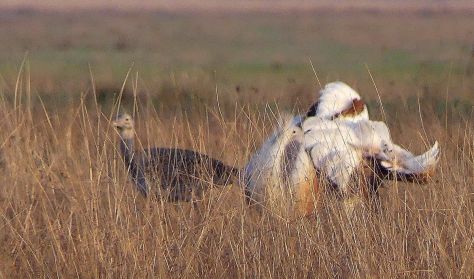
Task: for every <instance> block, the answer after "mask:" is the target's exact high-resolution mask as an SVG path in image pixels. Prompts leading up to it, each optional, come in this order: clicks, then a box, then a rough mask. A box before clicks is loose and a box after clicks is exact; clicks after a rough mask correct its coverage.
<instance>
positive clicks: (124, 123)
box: [112, 113, 133, 136]
mask: <svg viewBox="0 0 474 279" xmlns="http://www.w3.org/2000/svg"><path fill="white" fill-rule="evenodd" d="M112 125H113V126H114V127H115V128H116V129H117V130H118V131H119V132H120V134H121V135H122V136H125V135H130V134H133V119H132V117H131V116H130V115H129V114H128V113H122V114H119V115H118V116H117V118H116V119H115V121H113V122H112Z"/></svg>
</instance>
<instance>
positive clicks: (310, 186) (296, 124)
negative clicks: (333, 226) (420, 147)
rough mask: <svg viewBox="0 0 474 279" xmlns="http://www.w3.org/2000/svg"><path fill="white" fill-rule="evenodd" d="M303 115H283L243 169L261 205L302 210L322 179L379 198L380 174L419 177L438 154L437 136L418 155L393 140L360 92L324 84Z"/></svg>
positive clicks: (345, 194)
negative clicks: (372, 114)
mask: <svg viewBox="0 0 474 279" xmlns="http://www.w3.org/2000/svg"><path fill="white" fill-rule="evenodd" d="M320 94H321V95H320V98H319V99H318V101H317V102H316V103H315V104H314V105H313V106H312V107H311V108H310V110H309V111H308V113H307V114H306V116H305V118H302V117H294V118H292V117H288V116H287V117H286V118H285V119H284V121H282V123H284V124H283V125H280V126H279V128H278V129H277V130H276V131H275V132H274V133H273V134H272V136H270V137H269V139H268V140H266V141H265V143H264V144H263V145H262V147H261V148H260V149H259V150H258V151H257V152H256V153H255V155H254V156H253V157H252V158H251V159H250V161H249V163H248V164H247V166H246V167H245V169H244V172H245V187H246V192H247V196H248V197H251V198H252V199H254V200H256V201H257V202H259V203H264V204H265V205H268V204H269V203H270V204H276V203H280V204H283V205H284V207H285V208H288V204H296V205H297V209H298V211H299V213H302V214H303V215H307V214H310V213H312V211H313V210H314V208H315V201H317V200H319V196H320V195H321V189H320V187H319V184H318V180H319V179H324V180H327V181H328V182H329V183H330V184H331V185H333V188H334V189H335V190H336V191H337V193H338V194H340V195H339V196H341V197H342V199H343V200H344V201H349V200H350V199H351V197H353V196H354V194H355V195H361V194H362V195H364V196H366V198H367V199H377V198H378V192H377V191H378V188H379V187H380V186H381V185H382V184H383V180H386V179H396V180H405V181H411V182H417V183H424V182H426V181H427V180H428V178H429V177H431V176H432V174H433V170H434V168H435V167H436V165H437V162H438V158H439V146H438V143H437V142H436V143H435V144H434V145H433V147H432V148H431V149H429V150H428V151H427V152H425V153H424V154H422V155H420V156H415V155H413V154H412V153H410V152H409V151H407V150H405V149H403V148H402V147H400V146H398V145H397V144H395V143H393V141H392V139H391V136H390V131H389V129H388V127H387V126H386V125H385V123H383V122H379V121H371V120H369V115H368V111H367V107H366V105H365V104H364V102H363V101H362V99H361V97H360V96H359V94H358V93H357V92H356V91H354V90H353V89H352V88H350V87H349V86H347V85H346V84H344V83H342V82H336V83H331V84H328V85H326V86H325V87H324V88H323V90H321V92H320Z"/></svg>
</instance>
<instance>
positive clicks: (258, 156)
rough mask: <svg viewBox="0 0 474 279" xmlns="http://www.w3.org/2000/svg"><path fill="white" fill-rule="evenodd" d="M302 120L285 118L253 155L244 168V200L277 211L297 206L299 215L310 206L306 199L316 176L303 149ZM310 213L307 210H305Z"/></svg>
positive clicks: (287, 116) (288, 116)
mask: <svg viewBox="0 0 474 279" xmlns="http://www.w3.org/2000/svg"><path fill="white" fill-rule="evenodd" d="M301 121H302V118H301V117H299V116H297V117H292V116H290V115H285V116H284V117H282V118H281V119H280V120H279V126H278V128H277V129H276V130H275V131H274V133H273V134H272V135H271V136H270V137H269V138H268V139H267V140H266V141H265V142H264V143H263V145H262V147H261V148H260V149H259V150H257V152H255V154H254V155H253V156H252V157H251V159H250V160H249V162H248V164H247V165H246V166H245V168H244V185H245V192H246V195H247V198H249V199H250V200H251V201H252V202H255V203H259V204H264V205H265V206H267V207H269V208H272V209H277V208H278V210H279V212H280V213H282V211H281V210H280V209H288V206H291V205H292V204H296V205H297V207H299V208H300V210H301V211H305V210H306V209H305V207H306V206H307V204H309V203H310V201H309V200H308V198H309V197H310V195H307V193H308V191H312V190H313V189H312V188H313V187H312V186H313V180H314V178H315V176H316V174H315V169H314V166H313V164H312V161H311V158H310V157H309V156H308V154H307V153H306V152H305V149H304V133H303V130H302V128H301ZM308 210H309V209H308Z"/></svg>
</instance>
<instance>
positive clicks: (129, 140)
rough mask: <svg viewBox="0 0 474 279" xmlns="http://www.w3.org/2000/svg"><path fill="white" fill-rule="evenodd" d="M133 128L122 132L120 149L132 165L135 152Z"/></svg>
mask: <svg viewBox="0 0 474 279" xmlns="http://www.w3.org/2000/svg"><path fill="white" fill-rule="evenodd" d="M134 148H135V146H134V141H133V130H132V129H128V130H124V131H122V132H121V133H120V151H121V152H122V156H123V158H124V160H125V163H126V164H127V165H130V164H131V163H132V160H133V154H134V152H135V151H134Z"/></svg>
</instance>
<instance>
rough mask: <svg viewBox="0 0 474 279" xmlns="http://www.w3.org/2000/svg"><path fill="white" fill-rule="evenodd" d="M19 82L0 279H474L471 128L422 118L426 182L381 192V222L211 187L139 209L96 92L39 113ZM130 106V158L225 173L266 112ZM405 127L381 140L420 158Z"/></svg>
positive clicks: (258, 134) (332, 203)
mask: <svg viewBox="0 0 474 279" xmlns="http://www.w3.org/2000/svg"><path fill="white" fill-rule="evenodd" d="M19 80H20V82H19V83H18V86H17V87H16V88H17V89H16V90H15V91H14V92H12V94H11V95H7V96H5V95H3V97H2V99H1V100H0V108H1V109H0V119H2V121H1V122H0V156H1V157H0V185H1V188H0V241H1V244H2V245H1V246H0V278H11V277H19V278H26V277H34V278H39V277H82V278H98V277H108V278H117V277H127V278H140V277H179V278H181V277H208V278H221V277H264V278H268V277H298V278H301V277H320V278H328V277H329V278H331V277H344V278H346V277H374V278H379V277H389V278H393V277H419V278H426V277H433V278H438V277H455V278H472V276H473V275H474V265H473V264H472V262H473V259H474V203H473V200H474V186H473V182H474V177H473V175H474V162H473V160H474V142H473V136H474V135H473V131H472V128H471V127H472V122H471V121H469V120H468V121H467V122H466V123H465V124H462V125H461V124H454V123H448V125H449V130H448V129H447V127H446V125H445V123H441V121H439V120H437V119H436V118H434V116H433V118H432V119H423V120H424V122H423V123H424V126H423V127H422V128H424V130H425V132H426V135H428V136H429V138H430V139H432V138H437V139H438V140H440V142H441V147H442V152H443V155H442V159H441V162H440V166H439V168H438V171H437V175H436V176H435V179H434V180H433V181H431V182H430V183H428V184H427V185H422V186H419V185H410V184H402V183H394V182H390V183H387V186H386V187H385V189H384V190H383V192H382V201H383V210H381V212H379V213H374V212H369V211H366V210H363V209H361V210H360V211H358V212H356V214H355V215H354V216H352V218H348V217H347V216H346V214H345V213H344V210H343V209H342V207H341V206H340V204H339V202H338V201H337V200H336V199H334V198H331V197H326V201H325V203H324V204H325V206H324V207H323V208H321V210H320V211H319V212H318V214H317V215H316V216H311V217H306V218H293V219H285V218H281V217H279V216H277V215H275V214H273V213H272V212H270V211H268V210H263V211H261V212H260V211H257V210H256V209H255V208H252V207H249V206H247V205H246V203H245V200H244V198H243V194H242V191H241V190H240V189H239V188H238V187H237V186H235V187H230V188H225V189H213V190H212V191H209V192H207V193H206V195H205V196H204V197H203V198H202V200H200V201H199V202H198V203H197V206H195V207H193V206H191V205H190V204H187V203H175V204H172V203H167V202H164V201H161V200H158V199H156V198H149V199H145V198H143V197H141V196H140V195H139V194H138V193H137V191H135V189H134V187H133V185H132V184H131V183H130V181H129V180H128V178H127V174H126V170H125V168H124V167H123V162H122V161H121V159H120V155H119V153H118V150H117V135H116V133H115V132H114V130H113V129H112V128H111V126H110V123H109V120H110V118H111V115H112V113H113V111H103V110H102V109H101V107H99V106H98V105H97V104H94V102H93V101H92V102H89V101H90V100H94V97H95V93H94V92H92V93H90V94H88V95H86V94H85V95H83V97H82V98H81V101H80V102H74V103H71V104H69V105H67V106H65V107H63V108H57V110H56V111H48V110H46V109H44V107H43V106H42V105H41V102H39V101H38V99H37V98H33V99H36V104H37V105H35V106H31V105H30V100H31V99H32V97H31V89H30V86H29V83H28V79H26V82H21V80H24V79H23V78H21V79H19ZM134 101H135V103H133V106H131V107H133V108H134V109H132V111H134V112H135V114H136V115H137V121H136V122H137V124H138V134H139V138H140V139H141V145H142V146H144V147H146V146H149V145H158V146H179V147H186V148H192V149H195V150H198V151H201V152H205V153H208V154H210V155H212V156H214V157H217V158H221V159H222V160H224V161H225V162H227V163H228V164H235V165H237V166H243V165H244V163H245V161H246V160H247V159H248V157H249V155H250V153H251V152H253V151H254V150H255V149H256V147H257V146H258V145H259V144H261V142H262V141H263V139H264V138H265V137H266V136H267V135H268V133H269V132H270V131H269V130H270V126H271V125H269V123H271V122H274V121H273V120H274V115H272V113H271V111H270V110H267V111H255V110H251V109H248V108H246V106H245V105H236V106H235V110H234V111H233V112H232V111H231V112H229V111H227V112H226V113H223V112H222V110H221V108H220V107H218V106H216V107H211V108H208V109H206V110H205V112H202V113H197V112H196V113H195V115H192V116H187V115H186V114H185V113H183V114H181V115H177V116H175V117H169V116H163V115H161V114H160V113H159V112H157V111H155V110H154V109H153V107H152V106H151V105H149V103H143V104H142V103H140V100H139V99H134ZM145 101H146V100H145ZM86 104H91V105H86ZM224 115H231V116H224ZM389 116H390V115H389ZM404 117H406V119H418V116H417V115H416V114H414V115H408V116H404ZM415 122H416V123H418V120H417V121H411V122H410V123H407V122H405V123H407V124H406V125H401V126H396V127H395V128H394V129H393V130H392V133H393V134H394V135H395V138H397V139H400V141H402V142H403V143H405V144H406V143H410V147H411V148H412V149H415V150H416V151H419V150H421V149H422V147H423V142H422V139H420V137H419V136H418V133H416V132H413V130H412V129H413V128H416V129H418V130H420V129H421V128H420V127H419V126H417V124H416V123H415ZM448 131H449V133H448Z"/></svg>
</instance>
